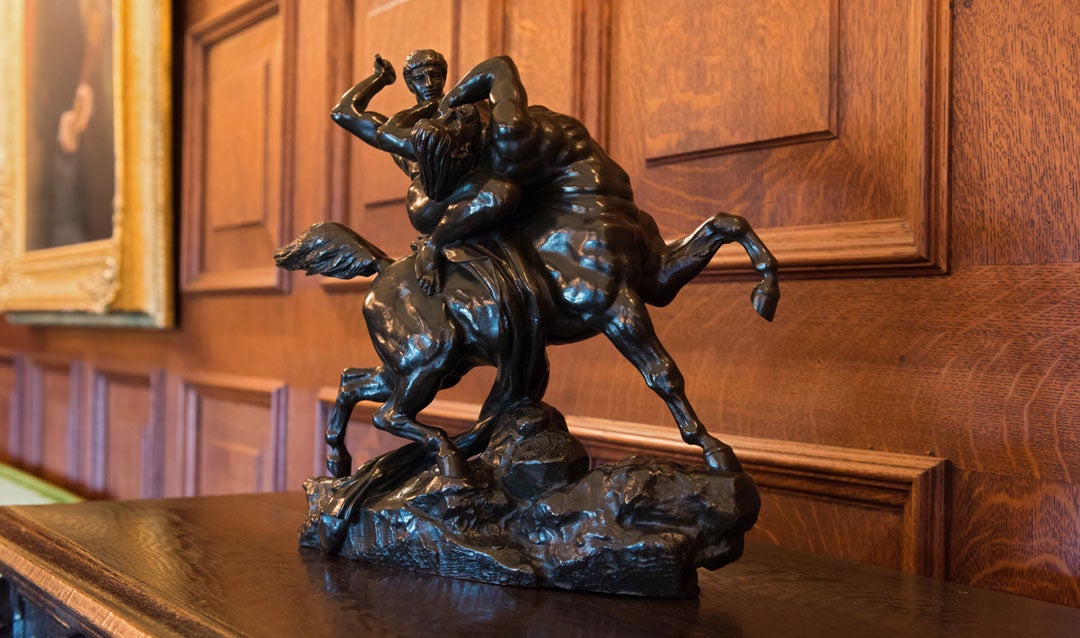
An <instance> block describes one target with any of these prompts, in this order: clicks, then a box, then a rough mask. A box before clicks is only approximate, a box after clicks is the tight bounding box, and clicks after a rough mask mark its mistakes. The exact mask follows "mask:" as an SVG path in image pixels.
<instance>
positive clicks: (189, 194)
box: [180, 0, 298, 293]
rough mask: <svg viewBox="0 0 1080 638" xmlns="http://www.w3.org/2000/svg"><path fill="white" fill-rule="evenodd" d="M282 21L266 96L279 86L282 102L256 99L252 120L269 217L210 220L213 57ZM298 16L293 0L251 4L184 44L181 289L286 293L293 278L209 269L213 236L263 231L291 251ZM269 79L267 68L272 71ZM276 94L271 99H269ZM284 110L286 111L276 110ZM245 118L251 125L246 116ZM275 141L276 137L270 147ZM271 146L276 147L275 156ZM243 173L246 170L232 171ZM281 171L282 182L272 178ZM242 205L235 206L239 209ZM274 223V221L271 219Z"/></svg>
mask: <svg viewBox="0 0 1080 638" xmlns="http://www.w3.org/2000/svg"><path fill="white" fill-rule="evenodd" d="M273 18H279V19H280V20H281V27H280V28H281V34H280V47H281V63H280V69H279V71H278V72H277V74H276V75H274V77H272V78H271V77H270V76H269V75H268V76H267V77H266V78H265V79H264V84H265V85H266V90H267V91H270V89H269V83H270V82H280V87H281V91H280V93H281V95H280V100H271V99H270V98H271V95H270V94H267V95H264V96H263V97H264V99H262V100H257V99H255V96H251V101H252V103H251V104H250V105H249V107H250V108H251V109H252V112H253V113H254V112H256V111H258V109H262V111H259V112H261V113H262V114H263V119H264V122H263V124H264V127H265V128H264V130H263V131H262V136H263V137H262V139H263V147H264V148H263V154H264V155H265V157H262V158H261V159H262V160H263V161H265V162H267V164H266V165H265V166H264V167H263V171H262V177H263V187H264V188H263V191H264V192H263V193H262V194H261V195H262V196H263V197H264V198H265V199H266V202H267V205H268V206H270V207H271V208H272V209H271V210H259V211H257V212H258V214H259V217H257V218H250V219H249V218H247V217H244V216H241V217H242V218H240V219H235V220H233V219H230V220H212V219H209V218H208V217H207V215H206V199H205V198H206V192H205V191H206V177H207V176H206V164H207V158H208V152H209V150H210V149H211V145H212V144H214V140H209V139H207V135H208V123H207V119H208V118H207V113H208V111H207V107H208V93H209V86H208V82H209V77H208V65H209V61H210V49H211V48H213V47H214V46H217V45H220V44H222V43H225V42H226V41H228V40H229V39H230V38H232V37H234V36H237V35H238V34H241V33H243V32H244V31H245V30H246V29H249V28H252V27H255V26H257V25H258V24H259V23H261V22H263V21H265V20H269V19H273ZM297 19H298V18H297V11H296V9H295V7H294V6H293V2H292V0H250V1H248V2H244V3H241V4H240V5H238V6H236V7H233V8H232V9H230V10H229V11H226V12H224V13H222V14H221V15H218V16H214V17H211V18H209V19H207V20H205V21H203V22H200V23H198V24H196V25H194V26H192V27H191V29H190V30H189V31H188V32H187V34H186V37H185V68H186V73H185V82H184V83H185V89H186V94H187V95H186V102H185V109H184V139H183V151H184V157H183V169H184V170H183V180H182V181H183V214H182V220H183V222H184V223H185V227H184V228H183V232H182V239H183V249H182V251H181V253H182V259H181V264H180V265H181V278H182V288H183V290H184V291H185V292H189V293H191V292H195V293H203V292H245V291H272V292H287V291H288V285H289V278H288V277H287V276H286V273H285V272H284V271H282V270H280V269H278V268H276V267H274V266H273V265H272V264H270V265H267V266H257V267H242V268H226V269H219V270H209V271H208V270H207V269H206V265H205V262H206V251H207V250H208V249H207V241H206V240H207V233H208V232H210V231H211V230H216V231H228V230H233V231H238V230H244V229H248V228H254V229H259V228H265V229H266V230H267V231H268V232H269V234H270V237H271V240H272V243H273V244H274V247H276V246H279V245H281V244H283V243H285V241H286V238H287V237H288V235H289V234H290V233H291V232H292V221H291V219H292V192H293V166H292V165H293V157H294V155H295V154H294V152H293V142H294V140H293V130H294V128H295V123H294V120H295V117H294V102H295V99H294V94H295V90H294V87H295V73H296V46H297V44H296V40H297V36H296V33H297V24H296V23H297ZM266 72H267V73H270V70H269V68H267V69H266ZM271 93H272V92H271ZM273 102H280V103H273ZM274 108H280V113H279V115H278V118H279V122H280V123H279V128H278V130H269V127H270V126H271V121H270V120H271V119H272V117H271V113H272V109H274ZM242 117H248V116H247V115H245V116H242ZM271 136H277V137H276V139H273V140H271V139H270V137H271ZM272 145H276V148H274V149H273V151H274V152H272ZM229 168H231V169H232V170H236V171H243V170H244V169H245V167H243V166H232V167H229ZM274 171H276V172H277V174H276V176H275V175H274V174H273V172H274ZM240 203H241V202H233V205H236V206H239V205H240ZM268 216H269V217H268Z"/></svg>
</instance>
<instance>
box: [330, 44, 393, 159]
mask: <svg viewBox="0 0 1080 638" xmlns="http://www.w3.org/2000/svg"><path fill="white" fill-rule="evenodd" d="M395 79H397V75H396V74H395V73H394V67H393V65H391V64H390V63H389V62H387V61H386V60H384V59H382V58H381V57H379V56H378V55H376V56H375V72H374V73H373V74H372V75H371V76H369V77H367V78H365V79H363V80H361V81H360V82H359V83H358V84H357V85H356V86H354V87H353V88H351V89H349V90H348V91H346V92H345V94H344V95H342V96H341V99H340V100H339V101H338V103H337V106H335V107H334V108H333V109H332V110H331V111H330V117H331V118H333V120H334V122H336V123H337V124H338V125H339V126H341V127H342V128H344V129H345V130H346V131H348V132H350V133H352V134H353V135H355V136H356V137H359V138H360V139H362V140H364V141H365V142H367V143H368V144H370V145H371V146H374V147H376V148H378V147H379V144H378V140H377V136H378V132H379V127H380V126H382V125H383V124H385V123H386V116H385V115H382V114H380V113H376V112H374V111H369V110H367V107H368V103H370V102H371V98H373V97H375V95H376V94H377V93H378V92H379V91H381V90H383V88H385V87H387V86H390V85H391V84H393V83H394V80H395Z"/></svg>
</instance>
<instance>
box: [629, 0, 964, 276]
mask: <svg viewBox="0 0 1080 638" xmlns="http://www.w3.org/2000/svg"><path fill="white" fill-rule="evenodd" d="M612 6H613V10H612V22H613V25H612V36H611V37H612V45H611V84H610V87H611V97H610V99H609V105H610V106H609V115H610V120H609V125H610V126H611V144H610V147H609V151H610V152H611V154H612V156H613V157H614V158H615V159H616V160H618V161H619V162H620V163H621V164H622V165H623V166H624V167H625V168H626V169H627V171H628V172H629V174H630V177H631V179H632V180H633V182H634V186H635V193H636V195H637V199H638V202H639V204H640V205H641V206H642V208H644V209H645V210H648V211H650V212H651V213H652V214H653V215H654V216H655V217H656V219H657V222H658V223H659V225H660V227H661V230H662V231H663V232H664V233H665V234H667V235H669V236H672V237H678V236H681V235H683V234H685V233H687V232H689V231H690V230H691V229H693V228H694V227H695V226H696V225H697V224H699V223H700V222H701V220H703V219H705V218H706V217H708V216H710V215H712V214H713V213H715V212H717V211H721V210H724V211H728V212H733V213H737V214H740V215H743V216H745V217H746V218H747V219H749V220H750V221H751V222H752V223H753V224H754V225H755V227H756V228H757V229H758V231H759V234H760V235H761V236H762V237H763V238H764V239H765V240H766V241H767V242H768V244H769V246H770V248H771V249H772V251H773V252H774V253H775V254H776V256H777V258H778V259H779V261H780V263H781V266H782V271H786V272H788V273H790V272H793V271H800V270H806V271H810V272H818V273H820V272H821V271H823V270H828V271H836V270H843V271H848V272H850V271H859V270H864V269H869V270H880V269H882V268H904V269H908V268H913V269H916V270H920V271H926V270H928V271H940V269H942V268H943V267H944V266H945V257H946V241H945V240H946V239H947V236H946V233H945V229H946V225H945V224H946V211H947V199H946V197H947V190H946V174H945V170H946V167H947V163H946V150H947V144H948V136H947V128H946V124H947V121H948V110H947V109H948V102H947V99H948V70H949V46H948V43H949V9H948V2H947V0H921V1H920V2H918V3H915V4H912V3H911V2H907V1H906V0H873V1H867V2H831V1H815V2H810V3H805V2H798V3H796V2H787V1H781V0H775V1H770V2H757V3H752V4H747V3H745V2H730V1H725V2H712V3H694V4H693V9H691V8H690V3H687V2H682V1H679V0H670V1H667V2H655V1H652V0H648V1H646V0H637V1H634V2H619V3H614V4H613V5H612ZM701 34H709V35H710V36H711V37H697V36H699V35H701ZM796 60H797V62H796ZM794 142H803V143H798V144H794V145H792V143H794ZM778 145H779V146H778ZM763 146H764V147H768V148H762V147H763ZM717 153H723V154H722V155H719V156H716V154H717ZM746 263H747V260H746V257H745V256H742V255H739V254H738V252H737V251H731V252H724V253H722V254H721V255H720V256H719V257H718V258H717V259H716V260H715V261H714V263H713V265H712V266H711V267H710V271H711V272H714V273H717V272H721V271H725V270H730V269H732V268H736V269H737V268H744V269H745V267H746V266H745V264H746Z"/></svg>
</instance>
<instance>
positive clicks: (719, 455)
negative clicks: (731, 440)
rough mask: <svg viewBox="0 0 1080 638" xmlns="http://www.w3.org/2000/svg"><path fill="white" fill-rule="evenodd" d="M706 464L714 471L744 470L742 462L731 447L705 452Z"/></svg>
mask: <svg viewBox="0 0 1080 638" xmlns="http://www.w3.org/2000/svg"><path fill="white" fill-rule="evenodd" d="M705 465H706V466H707V467H708V468H709V469H710V470H712V471H714V472H742V463H740V462H739V459H738V458H737V457H736V456H735V452H734V451H732V449H731V448H729V447H722V448H717V449H715V450H709V451H707V452H705Z"/></svg>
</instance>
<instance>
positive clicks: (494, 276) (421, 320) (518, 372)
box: [275, 213, 779, 478]
mask: <svg viewBox="0 0 1080 638" xmlns="http://www.w3.org/2000/svg"><path fill="white" fill-rule="evenodd" d="M731 242H738V243H740V244H741V245H742V246H743V247H744V249H745V250H746V252H747V254H748V255H749V256H750V258H751V261H752V263H753V265H754V267H755V269H756V270H757V271H758V272H760V273H761V274H762V276H763V278H762V281H761V282H759V283H758V284H757V285H756V286H755V287H754V289H753V291H752V293H751V302H752V305H753V307H754V309H755V310H756V311H757V312H758V314H760V315H761V316H763V317H764V318H766V319H768V320H771V319H772V315H773V313H774V312H775V308H776V302H777V299H778V297H779V288H778V285H777V282H776V260H775V259H774V258H773V256H772V255H771V253H769V251H768V249H767V248H766V247H765V245H764V244H763V243H762V242H761V241H760V239H758V238H757V236H756V235H755V234H754V232H753V230H752V229H751V228H750V225H749V224H748V223H747V222H746V220H744V219H742V218H741V217H738V216H735V215H728V214H725V213H719V214H717V215H715V216H714V217H713V218H711V219H709V220H708V221H706V222H705V223H704V224H702V225H701V226H700V227H699V228H698V229H697V230H695V231H694V232H693V233H691V234H690V235H688V236H686V237H685V238H683V239H680V240H677V241H675V242H671V243H670V244H668V246H667V248H666V249H665V251H666V254H665V255H664V258H663V259H662V260H660V261H661V263H663V264H665V265H666V266H665V267H666V268H667V269H668V270H667V271H662V272H658V273H655V276H654V277H653V278H652V281H654V282H657V281H659V282H665V285H664V286H662V290H661V291H660V293H659V294H660V296H661V297H662V298H665V299H667V300H670V299H673V298H674V297H675V294H676V293H677V292H678V289H681V288H682V286H683V285H685V283H686V282H688V281H689V279H690V278H692V276H693V274H696V273H697V272H699V271H700V270H701V269H702V268H703V267H704V266H705V265H706V264H707V263H708V261H709V259H711V257H712V255H713V254H715V252H716V251H717V250H718V249H719V248H720V247H721V246H722V245H725V244H727V243H731ZM446 250H447V253H448V256H449V257H450V262H451V264H450V267H449V268H447V272H446V277H445V281H444V282H443V286H442V290H441V292H439V293H436V294H430V295H429V294H426V292H425V291H424V290H423V289H422V288H421V286H420V284H419V282H418V279H417V276H416V268H415V260H416V254H415V253H413V254H411V255H408V256H406V257H403V258H401V259H399V260H396V261H394V260H391V259H390V258H389V257H387V256H386V253H385V252H383V251H382V250H381V249H379V248H378V247H376V246H374V245H372V244H371V243H370V242H368V241H367V240H365V239H364V238H362V237H361V236H360V235H358V234H356V233H355V232H354V231H352V230H351V229H349V228H347V227H345V226H343V225H341V224H337V223H334V222H320V223H316V224H314V225H313V226H312V227H311V228H309V229H308V230H307V231H306V232H305V233H303V234H302V235H300V236H299V237H297V238H296V239H295V240H293V241H292V242H291V243H289V244H288V245H286V246H283V247H282V248H280V249H278V251H277V252H276V253H275V261H276V262H277V264H278V266H280V267H282V268H286V269H289V270H304V271H306V272H307V274H308V275H313V274H321V275H325V276H331V277H336V278H340V279H351V278H353V277H357V276H371V275H375V278H374V279H373V280H372V281H371V283H370V286H369V288H368V293H367V296H366V298H365V300H364V306H363V315H364V320H365V322H366V324H367V327H368V331H369V333H370V335H371V339H372V343H373V344H374V346H375V350H376V352H377V353H378V355H379V358H380V359H381V361H382V365H379V366H375V367H371V368H347V369H346V370H345V371H344V372H343V373H342V376H341V383H340V386H339V391H338V394H337V398H336V400H335V405H334V408H333V410H332V412H331V415H330V418H329V420H328V423H327V426H326V442H327V444H328V445H329V446H330V453H329V455H328V456H327V469H328V470H329V472H330V473H331V475H333V476H334V477H336V478H342V477H345V476H347V475H348V474H349V473H350V471H351V465H352V457H351V455H350V454H349V452H348V449H347V447H346V445H345V442H344V433H345V428H346V426H347V425H348V421H349V417H350V415H351V413H352V410H353V408H354V406H355V405H356V404H357V403H358V402H360V401H375V402H380V403H382V406H381V407H380V408H379V410H378V411H377V412H376V413H375V415H374V418H373V423H374V425H375V427H377V428H379V429H382V430H386V431H388V432H391V433H393V434H395V435H398V436H401V437H404V438H407V439H410V440H412V441H414V442H415V443H416V444H417V445H415V446H406V448H407V449H406V448H402V449H401V450H397V451H394V452H390V453H388V454H387V455H384V456H383V457H380V458H379V459H375V460H373V461H372V462H369V464H367V465H366V466H365V467H367V468H368V473H369V474H370V473H371V470H374V469H377V468H379V467H398V468H401V467H405V466H408V465H410V464H413V463H415V462H416V461H417V459H419V458H420V457H421V456H424V455H430V454H432V453H433V454H434V457H435V459H436V462H437V464H438V467H439V469H440V471H441V472H442V473H443V474H445V475H448V476H460V475H462V474H464V473H466V472H467V471H468V470H467V462H466V460H467V458H468V457H469V456H472V455H474V454H477V453H479V452H481V451H482V450H483V448H484V446H486V437H487V436H488V434H489V432H488V428H489V427H490V424H491V422H492V421H493V418H494V417H495V416H497V415H498V414H499V413H500V412H501V411H503V410H505V409H507V408H509V407H511V406H513V405H515V404H517V403H522V402H539V401H540V399H541V397H542V396H543V392H544V389H545V388H546V385H547V378H548V366H547V359H546V354H545V348H546V345H547V344H548V343H569V342H573V341H578V340H581V339H584V338H587V337H590V336H593V335H595V334H598V333H600V332H601V330H599V329H598V328H597V327H596V326H595V324H593V323H590V322H588V321H585V320H583V319H582V318H581V317H580V316H578V315H576V314H574V313H570V312H567V311H566V309H565V306H564V305H563V304H561V303H559V299H558V297H557V295H556V294H553V291H552V287H551V286H550V284H549V283H548V282H547V281H546V278H545V277H544V275H543V274H542V273H541V272H539V271H538V270H537V267H536V263H535V259H536V255H535V254H529V253H530V251H529V248H528V245H527V242H521V241H514V240H512V239H511V238H510V237H507V236H500V235H499V234H498V233H493V234H491V235H490V236H488V237H487V239H486V240H484V241H470V242H464V243H463V244H460V245H458V246H457V247H451V248H447V249H446ZM688 273H689V276H688ZM624 323H625V324H627V325H628V326H631V325H632V326H633V329H634V330H635V334H634V335H633V338H634V339H635V340H637V341H640V342H645V343H647V344H649V348H647V351H646V352H644V353H641V354H640V356H629V357H628V358H629V359H630V361H631V363H633V364H634V365H635V366H636V367H637V368H638V369H639V371H641V372H642V374H643V376H644V377H645V380H646V382H647V384H648V385H649V387H651V388H652V389H653V390H654V391H656V392H657V393H658V394H660V396H661V397H662V398H663V399H664V400H665V402H666V403H667V404H668V406H669V408H670V409H671V410H672V412H673V413H674V414H676V416H677V418H678V416H679V414H680V413H682V414H686V413H689V414H690V415H691V416H692V415H693V412H692V410H691V408H690V407H689V402H688V400H687V398H686V396H685V393H684V391H683V387H682V378H681V375H680V374H679V371H678V369H677V367H676V366H675V364H674V361H672V360H671V359H670V356H669V355H667V353H666V352H665V351H664V350H663V348H662V346H661V345H660V343H659V340H658V338H657V337H656V334H655V332H654V331H653V329H652V325H651V323H650V322H649V320H648V317H647V315H646V316H645V317H644V318H642V317H640V316H639V317H626V318H624ZM657 353H659V354H657ZM480 365H489V366H494V367H495V368H496V380H495V383H494V385H493V387H492V390H491V392H490V393H489V395H488V398H487V399H486V400H485V402H484V405H483V407H482V409H481V413H480V418H479V420H478V424H477V426H475V427H474V428H473V429H472V430H471V431H469V432H467V433H465V434H462V435H459V436H458V437H455V438H454V439H453V440H451V438H450V437H449V436H448V435H447V434H446V432H445V431H443V430H441V429H440V428H437V427H433V426H430V425H425V424H423V423H421V422H420V421H418V419H417V415H418V413H419V412H420V411H421V410H423V409H424V408H425V407H427V406H428V405H429V404H430V403H431V401H432V400H433V399H434V397H435V395H436V393H437V392H438V391H439V390H440V389H442V388H446V387H450V386H452V385H453V384H455V383H456V382H457V381H458V380H459V379H460V378H461V377H462V375H464V374H465V373H466V372H467V371H468V370H470V369H472V368H473V367H476V366H480ZM680 430H681V432H682V435H683V438H684V440H686V441H687V442H688V443H690V444H694V445H698V446H701V447H702V449H703V451H704V454H705V461H706V464H707V465H708V466H709V467H710V468H711V469H714V470H727V471H737V470H740V469H741V466H740V464H739V462H738V459H737V458H736V457H735V455H734V452H733V451H732V450H731V448H730V446H727V445H726V444H724V443H722V442H721V441H719V440H718V439H716V438H715V437H712V436H711V435H709V434H708V432H707V431H706V430H705V427H704V425H702V424H701V423H700V422H699V421H697V420H696V417H693V425H692V427H684V426H683V422H682V421H680ZM395 455H396V456H395ZM363 473H364V468H361V471H359V472H358V474H363Z"/></svg>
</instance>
